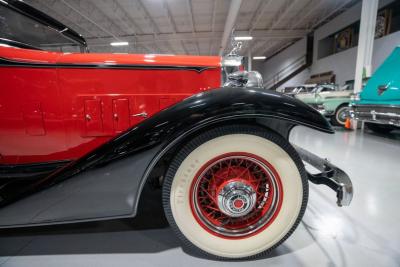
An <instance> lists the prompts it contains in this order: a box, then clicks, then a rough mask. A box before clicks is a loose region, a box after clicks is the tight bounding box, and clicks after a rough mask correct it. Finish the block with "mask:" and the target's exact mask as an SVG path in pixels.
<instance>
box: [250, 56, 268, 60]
mask: <svg viewBox="0 0 400 267" xmlns="http://www.w3.org/2000/svg"><path fill="white" fill-rule="evenodd" d="M266 58H267V57H265V56H259V57H253V59H254V60H263V59H266Z"/></svg>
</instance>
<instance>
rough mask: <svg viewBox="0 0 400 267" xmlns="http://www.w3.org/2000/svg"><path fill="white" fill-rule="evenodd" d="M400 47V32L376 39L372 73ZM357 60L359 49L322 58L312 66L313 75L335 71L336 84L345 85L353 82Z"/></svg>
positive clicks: (354, 48)
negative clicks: (350, 81)
mask: <svg viewBox="0 0 400 267" xmlns="http://www.w3.org/2000/svg"><path fill="white" fill-rule="evenodd" d="M398 45H400V32H395V33H392V34H390V35H387V36H385V37H382V38H379V39H376V40H375V42H374V52H373V55H372V72H374V71H375V70H376V68H377V67H379V65H380V64H381V63H382V62H383V61H384V60H385V58H387V57H388V55H389V54H390V53H391V52H392V51H393V49H394V48H395V47H396V46H398ZM356 59H357V47H353V48H351V49H348V50H345V51H343V52H340V53H337V54H334V55H331V56H328V57H324V58H321V59H319V60H317V61H316V62H314V63H313V64H312V66H311V74H316V73H320V72H325V71H333V72H334V73H335V74H336V83H337V84H339V85H343V84H344V82H345V81H347V80H353V79H354V75H355V67H356Z"/></svg>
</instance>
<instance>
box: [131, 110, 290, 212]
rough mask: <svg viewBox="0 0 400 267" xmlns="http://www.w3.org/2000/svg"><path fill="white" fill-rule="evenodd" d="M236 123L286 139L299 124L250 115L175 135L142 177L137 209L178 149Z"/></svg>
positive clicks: (164, 172)
mask: <svg viewBox="0 0 400 267" xmlns="http://www.w3.org/2000/svg"><path fill="white" fill-rule="evenodd" d="M235 125H241V126H243V125H246V126H251V127H254V126H256V127H260V129H263V130H266V131H271V132H274V133H276V134H278V135H280V136H282V137H283V138H284V139H286V140H288V138H289V134H290V131H291V130H292V128H293V127H294V126H296V125H297V124H295V123H293V122H288V121H286V120H282V119H274V118H261V119H260V118H257V117H248V118H242V119H227V120H224V121H219V122H212V123H208V124H206V125H204V126H202V127H200V128H197V129H195V130H193V131H191V132H190V133H189V134H188V135H186V136H184V137H182V138H180V137H179V136H178V137H175V138H172V140H170V142H168V143H169V144H170V145H169V146H168V147H167V148H166V149H164V150H162V151H160V152H159V153H158V155H157V156H156V157H155V158H154V159H153V161H152V162H151V163H150V164H149V166H148V169H147V171H146V173H145V175H144V176H143V177H142V182H141V187H140V189H139V192H138V200H139V201H137V202H136V203H137V204H136V205H137V206H136V208H135V210H138V208H139V205H140V202H141V201H140V200H141V197H142V193H143V188H144V187H145V186H146V185H150V184H152V185H153V187H154V185H155V187H161V185H162V183H163V178H164V177H165V174H166V172H167V170H168V167H169V164H170V163H171V162H172V160H173V158H174V156H175V155H176V154H177V153H178V151H179V150H180V149H181V148H182V147H184V146H185V145H186V144H187V143H188V142H190V141H191V140H192V139H193V138H195V137H196V136H198V135H200V134H202V133H204V132H207V131H209V130H211V129H213V128H216V127H222V126H235ZM159 174H162V177H161V178H160V176H159Z"/></svg>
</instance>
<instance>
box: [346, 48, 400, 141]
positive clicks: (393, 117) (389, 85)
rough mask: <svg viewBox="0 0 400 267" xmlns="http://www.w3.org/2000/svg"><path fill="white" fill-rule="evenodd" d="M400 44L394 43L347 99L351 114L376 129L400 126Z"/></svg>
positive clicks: (375, 130)
mask: <svg viewBox="0 0 400 267" xmlns="http://www.w3.org/2000/svg"><path fill="white" fill-rule="evenodd" d="M399 65H400V47H396V48H395V49H394V50H393V52H392V53H391V54H390V55H389V57H388V58H387V59H386V60H385V61H384V62H383V63H382V65H381V66H380V67H379V68H378V69H377V70H376V71H375V73H374V74H373V75H372V77H371V78H370V79H369V81H368V83H367V84H366V86H365V88H364V89H363V90H362V91H361V93H360V94H359V95H358V96H356V98H355V100H354V101H353V102H352V103H351V112H350V115H351V117H352V118H354V119H356V120H359V121H364V122H366V126H367V127H368V128H369V129H371V130H372V131H374V132H377V133H389V132H391V131H393V130H395V129H400V72H399V70H398V66H399Z"/></svg>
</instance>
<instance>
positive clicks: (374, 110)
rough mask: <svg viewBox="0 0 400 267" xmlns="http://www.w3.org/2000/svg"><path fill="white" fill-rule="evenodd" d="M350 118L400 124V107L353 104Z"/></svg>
mask: <svg viewBox="0 0 400 267" xmlns="http://www.w3.org/2000/svg"><path fill="white" fill-rule="evenodd" d="M350 118H352V119H355V120H360V121H366V122H374V123H379V124H389V125H394V126H400V107H398V106H384V105H382V106H378V105H352V106H351V110H350Z"/></svg>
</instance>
